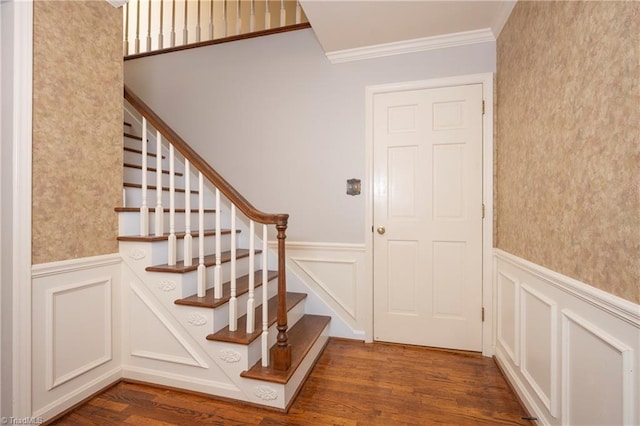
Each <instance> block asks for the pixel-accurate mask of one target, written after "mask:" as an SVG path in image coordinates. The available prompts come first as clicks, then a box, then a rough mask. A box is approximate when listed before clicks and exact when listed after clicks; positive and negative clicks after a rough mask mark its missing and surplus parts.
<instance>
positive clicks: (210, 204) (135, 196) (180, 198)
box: [124, 183, 215, 209]
mask: <svg viewBox="0 0 640 426" xmlns="http://www.w3.org/2000/svg"><path fill="white" fill-rule="evenodd" d="M149 185H153V186H155V184H152V183H149ZM185 195H186V194H185V193H184V192H176V193H175V206H176V208H183V207H184V199H185ZM198 195H199V194H196V193H191V209H197V208H198ZM124 203H125V205H124V207H140V206H141V205H142V188H128V187H125V188H124ZM147 205H148V206H149V207H155V206H156V190H155V189H148V190H147ZM162 206H163V207H165V208H168V207H169V191H162ZM204 206H205V208H214V207H215V202H214V199H213V197H211V196H210V195H209V194H208V193H207V192H205V194H204Z"/></svg>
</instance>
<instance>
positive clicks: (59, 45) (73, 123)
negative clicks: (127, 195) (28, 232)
mask: <svg viewBox="0 0 640 426" xmlns="http://www.w3.org/2000/svg"><path fill="white" fill-rule="evenodd" d="M33 13H34V34H33V38H34V41H33V43H34V46H33V48H34V58H33V73H34V81H33V84H34V85H33V259H32V261H33V264H39V263H45V262H52V261H57V260H65V259H73V258H81V257H87V256H94V255H100V254H108V253H114V252H117V251H118V246H117V243H116V236H117V230H118V223H117V216H116V214H115V213H114V211H113V208H114V207H116V206H117V205H120V204H122V38H121V37H122V36H121V34H122V11H121V9H116V8H114V7H113V6H111V5H110V4H108V3H107V2H106V1H36V2H34V11H33Z"/></svg>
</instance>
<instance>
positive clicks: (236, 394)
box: [122, 365, 245, 401]
mask: <svg viewBox="0 0 640 426" xmlns="http://www.w3.org/2000/svg"><path fill="white" fill-rule="evenodd" d="M122 379H123V380H125V381H131V380H132V381H139V382H144V383H149V384H153V385H157V386H166V387H169V388H174V389H180V390H182V391H189V392H198V393H202V394H205V395H209V396H215V397H221V398H229V399H232V400H240V401H242V400H244V399H245V397H244V395H243V393H242V391H241V390H240V389H238V388H237V387H236V386H234V385H231V384H229V383H223V382H216V381H213V380H205V379H197V378H194V377H191V376H183V375H180V374H175V373H169V372H167V371H159V370H152V369H149V368H143V367H136V366H132V365H123V366H122Z"/></svg>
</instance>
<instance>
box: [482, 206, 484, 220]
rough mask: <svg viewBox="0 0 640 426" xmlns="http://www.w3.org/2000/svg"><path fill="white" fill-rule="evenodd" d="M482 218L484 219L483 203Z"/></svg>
mask: <svg viewBox="0 0 640 426" xmlns="http://www.w3.org/2000/svg"><path fill="white" fill-rule="evenodd" d="M482 218H483V219H484V203H482Z"/></svg>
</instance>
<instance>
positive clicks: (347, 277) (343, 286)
mask: <svg viewBox="0 0 640 426" xmlns="http://www.w3.org/2000/svg"><path fill="white" fill-rule="evenodd" d="M269 247H270V249H271V250H272V251H276V250H277V243H275V242H270V243H269ZM364 256H365V250H364V244H341V243H310V242H296V241H293V242H292V241H287V245H286V257H287V288H288V289H290V290H291V291H303V292H306V293H307V294H308V298H307V302H306V303H307V305H306V306H307V313H315V314H322V315H331V317H332V321H331V327H330V334H331V335H332V336H338V337H346V338H352V339H364V335H365V332H364V330H366V329H367V327H369V325H368V324H369V323H370V322H371V315H372V313H371V309H372V307H371V291H370V289H367V288H365V282H364V275H365V274H364V264H365V262H364ZM271 258H273V259H275V256H271Z"/></svg>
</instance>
